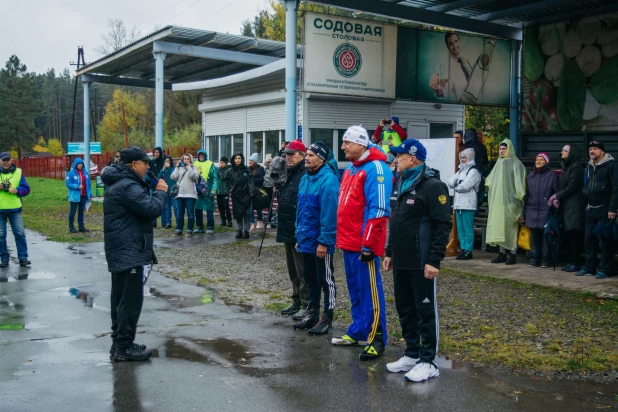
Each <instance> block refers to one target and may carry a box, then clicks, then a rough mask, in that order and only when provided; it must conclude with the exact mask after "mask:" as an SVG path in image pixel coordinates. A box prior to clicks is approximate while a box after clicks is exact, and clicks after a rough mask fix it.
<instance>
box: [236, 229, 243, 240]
mask: <svg viewBox="0 0 618 412" xmlns="http://www.w3.org/2000/svg"><path fill="white" fill-rule="evenodd" d="M235 238H236V239H242V229H238V231H237V232H236V236H235Z"/></svg>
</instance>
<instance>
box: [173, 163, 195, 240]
mask: <svg viewBox="0 0 618 412" xmlns="http://www.w3.org/2000/svg"><path fill="white" fill-rule="evenodd" d="M199 177H200V171H199V169H197V168H196V167H195V166H193V156H191V155H190V154H186V153H185V154H184V155H182V158H181V160H180V161H179V162H178V163H177V164H176V169H174V171H173V172H172V176H171V179H172V180H175V181H176V184H177V185H178V195H177V196H176V199H174V201H175V209H176V230H175V231H174V233H172V236H180V235H182V230H183V228H184V224H185V210H186V211H187V232H186V233H185V236H187V237H191V236H193V225H194V224H195V202H197V189H196V188H195V182H196V181H197V179H198V178H199Z"/></svg>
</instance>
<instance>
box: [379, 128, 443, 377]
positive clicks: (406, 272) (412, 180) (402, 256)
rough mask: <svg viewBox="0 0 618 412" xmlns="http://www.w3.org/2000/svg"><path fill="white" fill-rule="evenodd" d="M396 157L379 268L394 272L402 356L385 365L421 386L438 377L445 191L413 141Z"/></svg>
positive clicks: (398, 149)
mask: <svg viewBox="0 0 618 412" xmlns="http://www.w3.org/2000/svg"><path fill="white" fill-rule="evenodd" d="M391 152H392V153H396V154H397V170H398V171H399V172H400V173H401V178H400V179H399V181H398V182H397V184H396V186H395V189H394V191H393V195H392V198H391V200H394V201H395V202H394V204H393V210H392V211H391V217H390V222H389V224H390V227H389V229H390V230H389V239H388V244H387V246H386V257H385V258H384V262H383V268H384V269H385V270H389V269H391V268H392V269H393V277H394V289H395V306H396V307H397V313H398V314H399V323H400V324H401V330H402V332H401V333H402V336H403V338H404V339H405V341H406V350H405V353H404V356H403V357H402V358H401V359H399V360H398V361H396V362H392V363H389V364H387V365H386V368H387V369H388V370H389V371H390V372H407V373H406V375H405V378H406V380H408V381H411V382H422V381H425V380H427V379H431V378H435V377H436V376H438V375H439V374H440V372H439V370H438V365H437V364H436V362H435V357H436V352H437V351H438V336H439V333H438V305H437V303H436V282H437V279H436V278H437V276H438V273H439V271H440V261H441V260H442V259H443V258H444V255H445V253H446V244H447V243H448V238H449V233H450V232H451V207H450V204H449V197H448V196H449V194H448V189H447V187H446V185H445V184H444V183H442V182H441V181H440V179H439V178H438V176H437V175H436V174H435V173H434V172H433V170H431V169H430V168H429V167H427V165H426V164H425V159H426V157H427V152H426V150H425V147H424V146H423V145H422V144H421V143H420V142H419V141H418V140H414V139H408V140H406V141H404V142H403V144H402V145H401V146H398V147H392V148H391Z"/></svg>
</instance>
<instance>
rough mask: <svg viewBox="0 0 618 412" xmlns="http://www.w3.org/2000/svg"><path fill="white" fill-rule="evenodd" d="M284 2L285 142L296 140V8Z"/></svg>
mask: <svg viewBox="0 0 618 412" xmlns="http://www.w3.org/2000/svg"><path fill="white" fill-rule="evenodd" d="M297 6H298V1H297V0H285V89H286V94H285V140H286V141H292V140H296V84H297V83H296V37H297V36H296V8H297Z"/></svg>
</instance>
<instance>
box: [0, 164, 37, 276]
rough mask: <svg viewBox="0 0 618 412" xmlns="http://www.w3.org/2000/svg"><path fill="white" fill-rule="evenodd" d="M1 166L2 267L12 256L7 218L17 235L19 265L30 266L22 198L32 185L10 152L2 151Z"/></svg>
mask: <svg viewBox="0 0 618 412" xmlns="http://www.w3.org/2000/svg"><path fill="white" fill-rule="evenodd" d="M0 166H1V167H0V179H1V181H2V190H0V267H3V268H5V267H7V266H8V265H9V258H10V257H11V256H10V255H9V251H8V249H7V247H6V221H7V220H8V221H9V222H10V223H11V230H12V231H13V236H15V244H16V246H17V258H18V259H19V266H30V261H29V260H28V244H27V243H26V229H25V228H24V221H23V219H22V217H21V198H22V197H24V196H28V194H29V193H30V186H28V183H27V182H26V178H25V177H24V175H23V173H22V171H21V169H20V168H18V167H15V165H14V164H13V160H12V159H11V154H10V153H8V152H2V153H0Z"/></svg>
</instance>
